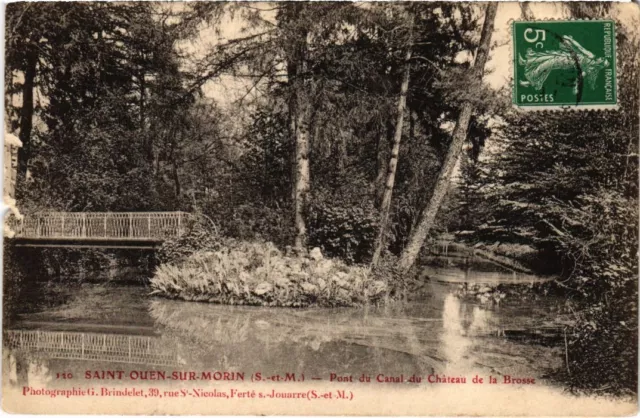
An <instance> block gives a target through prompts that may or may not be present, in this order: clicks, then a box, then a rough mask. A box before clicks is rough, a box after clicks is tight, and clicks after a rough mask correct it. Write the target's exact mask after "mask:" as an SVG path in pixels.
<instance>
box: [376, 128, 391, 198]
mask: <svg viewBox="0 0 640 418" xmlns="http://www.w3.org/2000/svg"><path fill="white" fill-rule="evenodd" d="M388 144H389V141H388V139H387V132H386V128H385V127H384V126H381V127H380V132H378V141H377V143H376V179H375V180H374V182H373V193H374V195H375V205H376V209H378V210H379V209H380V205H381V203H382V193H381V191H382V192H383V191H384V188H383V187H382V184H383V183H382V182H383V180H384V173H385V172H386V168H387V167H386V164H385V161H386V159H387V150H388V149H389V145H388Z"/></svg>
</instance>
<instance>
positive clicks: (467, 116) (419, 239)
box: [399, 3, 498, 272]
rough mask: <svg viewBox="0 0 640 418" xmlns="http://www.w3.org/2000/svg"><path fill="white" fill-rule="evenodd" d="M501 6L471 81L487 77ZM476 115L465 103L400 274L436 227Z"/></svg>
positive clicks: (485, 29)
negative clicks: (495, 24)
mask: <svg viewBox="0 0 640 418" xmlns="http://www.w3.org/2000/svg"><path fill="white" fill-rule="evenodd" d="M497 9H498V3H489V4H488V5H487V8H486V11H485V18H484V23H483V25H482V32H481V35H480V44H479V46H478V50H477V54H476V58H475V62H474V65H473V69H472V77H473V79H476V80H482V77H483V75H484V66H485V63H486V62H487V57H488V55H489V50H490V47H491V36H492V34H493V26H494V22H495V17H496V12H497ZM472 113H473V104H472V103H471V101H466V102H464V103H463V105H462V108H461V109H460V114H459V116H458V120H457V123H456V126H455V128H454V130H453V135H452V140H451V144H450V145H449V151H448V152H447V156H446V158H445V160H444V163H443V165H442V168H441V170H440V174H439V175H438V179H437V180H436V184H435V187H434V190H433V194H432V196H431V199H430V200H429V202H428V203H427V205H426V207H425V208H424V209H423V210H422V212H421V213H420V216H419V219H418V223H417V225H416V227H415V228H414V229H413V230H412V232H411V236H410V238H409V242H408V244H407V246H406V247H405V249H404V251H403V252H402V255H401V257H400V261H399V268H400V270H401V271H404V272H407V271H408V270H409V269H410V268H411V266H413V264H414V263H415V261H416V258H417V256H418V253H419V251H420V248H422V245H423V244H424V242H425V240H426V238H427V235H428V234H429V231H430V230H431V228H432V227H433V224H434V222H435V218H436V215H437V213H438V210H439V209H440V206H441V204H442V201H443V199H444V197H445V195H446V193H447V190H448V188H449V184H450V182H451V176H452V174H453V169H454V168H455V165H456V162H457V161H458V157H459V155H460V151H461V150H462V145H463V143H464V141H465V139H466V137H467V131H468V129H469V121H470V120H471V116H472Z"/></svg>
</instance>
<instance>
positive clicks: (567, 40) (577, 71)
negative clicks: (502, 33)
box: [512, 20, 618, 110]
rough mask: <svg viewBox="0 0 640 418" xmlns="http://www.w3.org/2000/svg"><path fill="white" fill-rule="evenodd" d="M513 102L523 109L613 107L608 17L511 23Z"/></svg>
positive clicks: (612, 48) (612, 24)
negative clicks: (604, 18) (606, 18)
mask: <svg viewBox="0 0 640 418" xmlns="http://www.w3.org/2000/svg"><path fill="white" fill-rule="evenodd" d="M512 34H513V79H514V84H513V103H514V105H515V106H517V107H519V108H521V109H525V110H549V109H562V108H573V109H615V108H616V107H617V105H618V89H617V72H616V33H615V22H614V21H612V20H565V21H562V20H559V21H526V22H513V27H512Z"/></svg>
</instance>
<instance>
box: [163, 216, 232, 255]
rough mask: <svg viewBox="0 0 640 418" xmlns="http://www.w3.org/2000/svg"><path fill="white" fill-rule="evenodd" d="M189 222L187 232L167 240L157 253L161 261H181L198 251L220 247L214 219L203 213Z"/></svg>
mask: <svg viewBox="0 0 640 418" xmlns="http://www.w3.org/2000/svg"><path fill="white" fill-rule="evenodd" d="M187 222H188V223H187V231H186V233H184V234H183V235H181V236H180V237H178V238H172V239H167V240H165V241H164V242H163V244H162V246H161V247H160V249H159V250H158V252H157V253H156V257H157V258H158V260H159V261H160V262H161V263H175V262H179V261H181V260H184V259H186V258H188V257H189V256H191V255H192V254H193V253H195V252H196V251H211V250H216V249H218V248H219V247H220V236H219V233H218V229H217V228H216V226H215V224H214V223H213V221H211V220H210V219H209V218H207V217H206V216H204V215H202V214H195V215H194V216H192V217H190V218H189V220H188V221H187Z"/></svg>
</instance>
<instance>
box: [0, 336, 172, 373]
mask: <svg viewBox="0 0 640 418" xmlns="http://www.w3.org/2000/svg"><path fill="white" fill-rule="evenodd" d="M4 345H5V346H6V347H7V348H9V349H11V350H22V351H27V352H30V353H38V354H43V355H45V356H46V357H48V358H55V359H71V360H99V361H108V362H116V363H134V364H148V365H157V366H178V365H180V364H181V363H182V362H181V360H180V358H179V356H178V354H177V349H176V347H171V346H169V345H168V344H167V342H166V341H164V340H161V339H160V338H158V337H141V336H136V335H119V334H99V333H90V332H60V331H40V330H7V331H5V332H4Z"/></svg>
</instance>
